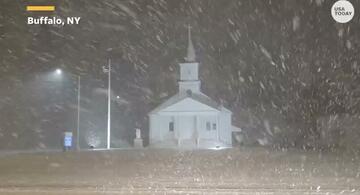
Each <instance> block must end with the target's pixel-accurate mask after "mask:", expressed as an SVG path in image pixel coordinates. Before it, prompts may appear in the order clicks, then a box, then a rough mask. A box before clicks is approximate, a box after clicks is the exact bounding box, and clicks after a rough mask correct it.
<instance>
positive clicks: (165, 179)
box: [0, 148, 360, 195]
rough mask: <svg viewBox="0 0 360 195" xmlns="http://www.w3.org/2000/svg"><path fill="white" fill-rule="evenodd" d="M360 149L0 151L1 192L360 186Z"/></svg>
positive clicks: (359, 190) (279, 190)
mask: <svg viewBox="0 0 360 195" xmlns="http://www.w3.org/2000/svg"><path fill="white" fill-rule="evenodd" d="M359 162H360V161H359V158H358V156H357V155H351V154H344V153H340V152H339V153H318V152H302V151H297V150H288V151H273V150H268V149H264V148H241V149H225V150H217V151H216V150H196V151H186V150H183V151H178V150H166V149H138V150H132V149H129V150H112V151H83V152H67V153H62V152H55V153H35V154H14V155H6V156H2V157H0V173H1V174H0V181H1V182H0V194H31V195H33V194H131V193H132V194H274V195H277V194H279V195H283V194H329V195H330V194H360V163H359Z"/></svg>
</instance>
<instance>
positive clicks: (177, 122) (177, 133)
mask: <svg viewBox="0 0 360 195" xmlns="http://www.w3.org/2000/svg"><path fill="white" fill-rule="evenodd" d="M179 121H180V119H179V115H176V116H175V125H174V126H175V131H176V135H177V142H178V146H180V144H181V133H180V125H179Z"/></svg>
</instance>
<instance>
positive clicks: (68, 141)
mask: <svg viewBox="0 0 360 195" xmlns="http://www.w3.org/2000/svg"><path fill="white" fill-rule="evenodd" d="M64 146H65V147H71V146H72V134H71V133H65V136H64Z"/></svg>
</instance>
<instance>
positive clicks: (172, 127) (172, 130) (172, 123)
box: [169, 121, 174, 132]
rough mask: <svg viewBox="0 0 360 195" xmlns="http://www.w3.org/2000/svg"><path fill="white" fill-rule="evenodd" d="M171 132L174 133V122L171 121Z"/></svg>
mask: <svg viewBox="0 0 360 195" xmlns="http://www.w3.org/2000/svg"><path fill="white" fill-rule="evenodd" d="M169 131H170V132H174V122H173V121H171V122H170V123H169Z"/></svg>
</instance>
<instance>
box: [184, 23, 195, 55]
mask: <svg viewBox="0 0 360 195" xmlns="http://www.w3.org/2000/svg"><path fill="white" fill-rule="evenodd" d="M195 58H196V55H195V49H194V45H193V43H192V40H191V26H190V25H188V48H187V55H186V57H185V61H186V62H195Z"/></svg>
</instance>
